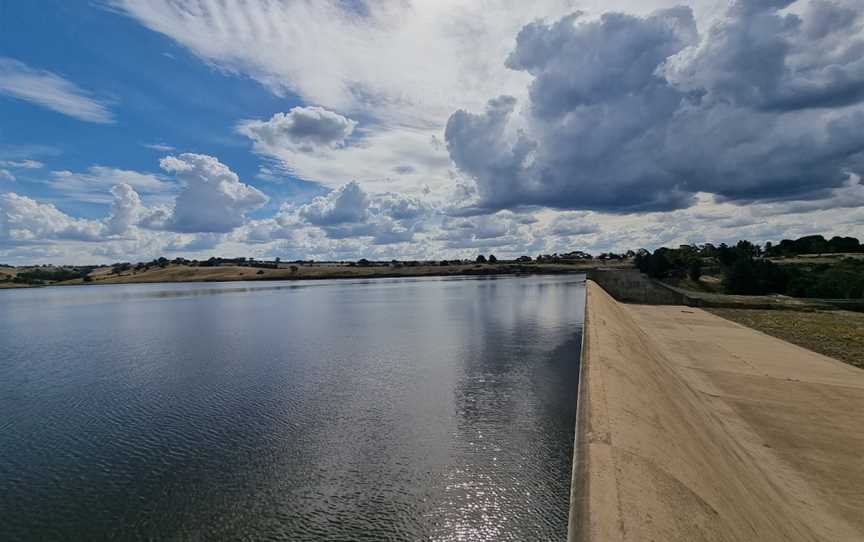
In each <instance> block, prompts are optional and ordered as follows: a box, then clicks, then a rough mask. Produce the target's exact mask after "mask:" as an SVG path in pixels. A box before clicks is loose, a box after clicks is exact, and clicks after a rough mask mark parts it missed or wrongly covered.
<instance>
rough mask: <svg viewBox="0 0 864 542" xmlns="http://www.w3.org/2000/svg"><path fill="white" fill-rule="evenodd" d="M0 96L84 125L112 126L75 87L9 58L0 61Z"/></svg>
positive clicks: (95, 104) (103, 112) (93, 101)
mask: <svg viewBox="0 0 864 542" xmlns="http://www.w3.org/2000/svg"><path fill="white" fill-rule="evenodd" d="M0 94H6V95H7V96H12V97H14V98H18V99H20V100H25V101H28V102H31V103H34V104H36V105H39V106H42V107H45V108H47V109H51V110H52V111H56V112H58V113H62V114H64V115H68V116H70V117H74V118H76V119H79V120H83V121H86V122H96V123H103V124H106V123H112V122H114V117H113V116H112V114H111V111H110V110H109V109H108V107H107V106H106V105H105V104H103V103H102V102H99V101H98V100H96V99H95V98H93V97H92V95H91V94H90V93H89V92H87V91H85V90H84V89H82V88H80V87H79V86H77V85H76V84H75V83H73V82H71V81H69V80H67V79H64V78H63V77H61V76H59V75H57V74H55V73H52V72H49V71H46V70H37V69H34V68H31V67H29V66H27V65H26V64H24V63H23V62H19V61H17V60H14V59H11V58H4V57H0Z"/></svg>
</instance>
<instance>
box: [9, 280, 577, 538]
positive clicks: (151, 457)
mask: <svg viewBox="0 0 864 542" xmlns="http://www.w3.org/2000/svg"><path fill="white" fill-rule="evenodd" d="M583 305H584V283H583V281H582V277H578V276H575V277H574V276H565V277H530V278H517V277H502V278H483V279H452V278H450V279H438V278H432V279H413V280H405V279H401V280H400V279H393V280H368V281H322V282H303V283H272V282H271V283H259V284H253V285H248V283H247V284H238V283H221V284H175V285H164V284H162V285H134V286H132V285H128V286H82V287H55V288H45V289H32V290H14V291H10V290H7V291H0V518H2V521H0V539H2V540H5V541H9V540H88V541H95V540H293V541H298V540H346V541H347V540H441V541H444V540H471V541H478V540H530V541H540V540H564V539H565V538H566V536H565V534H566V526H567V509H568V493H569V481H570V467H571V456H572V448H573V431H574V426H575V423H574V417H575V405H576V386H577V374H578V363H579V362H578V360H579V344H580V334H581V326H582V318H583Z"/></svg>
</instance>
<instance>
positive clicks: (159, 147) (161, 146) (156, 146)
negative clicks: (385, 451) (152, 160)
mask: <svg viewBox="0 0 864 542" xmlns="http://www.w3.org/2000/svg"><path fill="white" fill-rule="evenodd" d="M141 146H142V147H146V148H148V149H152V150H154V151H159V152H171V151H173V150H174V147H172V146H171V145H167V144H165V143H142V144H141Z"/></svg>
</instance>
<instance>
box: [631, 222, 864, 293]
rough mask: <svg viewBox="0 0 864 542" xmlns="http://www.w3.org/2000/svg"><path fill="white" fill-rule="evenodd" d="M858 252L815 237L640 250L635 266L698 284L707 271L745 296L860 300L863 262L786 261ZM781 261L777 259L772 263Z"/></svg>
mask: <svg viewBox="0 0 864 542" xmlns="http://www.w3.org/2000/svg"><path fill="white" fill-rule="evenodd" d="M828 253H831V254H841V255H842V254H857V253H864V247H862V245H861V244H860V242H859V241H858V240H857V239H855V238H854V237H833V238H831V239H830V240H826V239H825V238H824V237H823V236H821V235H811V236H807V237H802V238H800V239H796V240H783V241H781V242H779V243H777V244H776V245H773V244H772V243H766V244H765V246H764V247H763V246H760V245H758V244H755V243H752V242H750V241H746V240H745V241H739V242H738V243H737V244H736V245H735V246H727V245H726V244H720V245H718V246H714V245H712V244H710V243H707V244H704V245H699V246H690V245H682V246H680V247H679V248H677V249H671V248H666V247H661V248H658V249H657V250H655V251H654V252H653V253H652V252H649V251H647V250H640V251H639V252H638V253H637V255H636V258H635V264H636V267H637V268H638V269H639V270H640V271H642V272H643V273H645V274H647V275H649V276H651V277H654V278H658V279H684V278H689V279H690V280H691V281H695V282H698V281H699V280H700V278H701V277H702V275H703V273H704V272H705V271H706V269H709V270H711V271H712V272H715V273H718V274H719V275H721V276H722V281H721V286H722V289H723V292H725V293H728V294H742V295H766V294H784V295H789V296H793V297H812V298H833V299H861V298H862V297H864V259H857V258H853V257H846V258H841V259H838V260H837V261H836V262H832V263H823V262H819V261H814V262H806V261H803V262H791V263H781V264H778V263H777V261H781V262H782V259H780V258H783V257H794V256H800V255H802V254H804V255H809V254H828ZM769 258H774V259H777V261H773V260H772V259H769Z"/></svg>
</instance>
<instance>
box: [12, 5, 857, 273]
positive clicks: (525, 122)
mask: <svg viewBox="0 0 864 542" xmlns="http://www.w3.org/2000/svg"><path fill="white" fill-rule="evenodd" d="M679 4H682V2H675V1H667V0H645V1H636V0H618V1H614V2H608V1H600V0H583V1H579V0H539V1H537V2H531V3H525V2H515V1H511V0H495V1H492V2H488V3H485V4H483V5H479V4H477V3H473V2H464V3H460V2H423V1H419V0H418V1H414V2H404V1H401V0H382V1H381V2H375V3H368V4H367V3H366V2H363V1H362V0H352V1H342V0H321V1H312V0H284V1H277V0H271V1H266V2H265V1H261V2H246V3H213V2H205V1H203V0H182V1H173V0H92V1H84V0H81V1H73V2H70V1H60V0H40V1H39V2H16V1H11V0H10V1H2V0H0V262H11V263H31V262H55V263H59V262H68V263H86V262H111V261H121V260H140V259H149V258H152V257H157V256H160V255H167V256H174V255H183V256H188V257H200V258H206V257H209V256H210V255H214V254H219V255H246V256H256V257H275V256H280V257H282V258H285V259H293V258H315V259H354V258H360V257H368V258H386V259H389V258H391V257H405V258H440V257H468V256H472V255H475V254H476V253H478V252H485V253H489V252H496V253H498V254H500V255H504V256H516V255H520V254H531V255H536V254H537V253H541V252H543V253H551V252H566V251H570V250H588V251H592V252H599V251H606V250H618V251H623V250H626V249H628V248H639V247H648V248H653V247H656V246H659V245H664V244H665V245H676V244H682V243H701V242H706V241H711V242H721V241H725V242H734V241H735V240H737V239H738V238H745V237H746V238H750V239H753V240H756V241H766V240H776V239H778V238H782V237H794V236H797V235H804V234H809V233H824V234H829V235H830V234H841V235H858V236H864V230H862V224H864V214H862V213H864V211H862V205H864V187H862V185H861V182H860V181H861V172H862V170H864V135H862V132H861V130H860V126H861V123H862V119H864V72H862V71H861V69H860V68H859V67H858V66H859V65H860V63H861V58H860V51H861V50H862V47H864V31H862V28H864V20H862V17H861V13H860V9H857V8H856V2H855V0H830V1H810V0H798V1H793V0H781V1H778V2H773V3H771V4H770V5H767V4H766V3H764V2H756V1H754V0H735V1H733V2H731V3H730V2H726V1H725V0H724V1H720V0H694V1H690V2H683V5H679ZM745 60H746V62H745Z"/></svg>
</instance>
